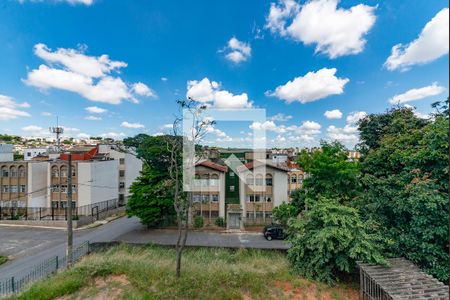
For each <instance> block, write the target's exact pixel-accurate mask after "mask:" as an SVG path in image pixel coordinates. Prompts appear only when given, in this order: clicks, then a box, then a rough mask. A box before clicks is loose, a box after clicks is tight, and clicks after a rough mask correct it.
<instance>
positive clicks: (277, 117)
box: [270, 113, 292, 122]
mask: <svg viewBox="0 0 450 300" xmlns="http://www.w3.org/2000/svg"><path fill="white" fill-rule="evenodd" d="M290 119H292V116H291V115H285V114H283V113H278V114H276V115H274V116H272V117H270V120H271V121H279V122H284V121H289V120H290Z"/></svg>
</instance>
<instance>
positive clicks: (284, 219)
mask: <svg viewBox="0 0 450 300" xmlns="http://www.w3.org/2000/svg"><path fill="white" fill-rule="evenodd" d="M298 213H299V209H298V208H297V207H296V206H294V205H291V204H288V203H282V204H280V205H278V206H277V207H275V208H274V209H273V210H272V216H273V218H274V219H275V221H277V222H278V223H280V224H281V225H282V226H283V227H284V228H286V226H287V224H288V221H289V219H291V218H293V217H296V216H297V215H298Z"/></svg>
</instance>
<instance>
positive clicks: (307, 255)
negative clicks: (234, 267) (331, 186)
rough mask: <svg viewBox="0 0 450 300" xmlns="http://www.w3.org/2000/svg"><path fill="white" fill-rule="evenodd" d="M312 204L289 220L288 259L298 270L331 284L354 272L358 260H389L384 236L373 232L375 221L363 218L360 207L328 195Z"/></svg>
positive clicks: (310, 277) (304, 274)
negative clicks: (332, 198)
mask: <svg viewBox="0 0 450 300" xmlns="http://www.w3.org/2000/svg"><path fill="white" fill-rule="evenodd" d="M308 205H309V206H310V207H309V209H308V211H305V212H304V213H303V214H302V216H301V218H298V219H292V221H291V222H289V229H288V232H289V241H290V242H291V243H292V248H291V249H289V251H288V259H289V262H290V263H291V265H292V267H293V269H294V271H296V272H297V273H299V274H300V275H302V276H304V277H307V278H309V279H313V280H319V281H324V282H327V283H329V284H331V283H334V282H335V281H336V280H337V276H338V275H339V274H341V273H350V272H351V271H353V270H354V268H355V262H356V261H357V260H362V261H365V262H372V263H381V264H383V263H385V261H384V259H383V257H382V255H381V250H382V247H383V245H384V244H385V243H383V242H384V240H383V238H382V237H381V235H379V234H374V233H372V232H373V231H372V230H373V229H374V226H373V224H371V223H364V222H362V221H361V218H360V216H359V213H358V210H356V209H355V208H352V207H347V206H344V205H342V204H339V203H338V201H333V200H329V199H326V198H319V199H318V200H317V201H314V202H313V203H308Z"/></svg>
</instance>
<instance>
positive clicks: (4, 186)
mask: <svg viewBox="0 0 450 300" xmlns="http://www.w3.org/2000/svg"><path fill="white" fill-rule="evenodd" d="M2 192H3V193H9V185H2Z"/></svg>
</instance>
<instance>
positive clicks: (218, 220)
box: [214, 217, 225, 227]
mask: <svg viewBox="0 0 450 300" xmlns="http://www.w3.org/2000/svg"><path fill="white" fill-rule="evenodd" d="M214 224H215V225H216V226H218V227H225V220H224V218H223V217H217V218H216V220H215V221H214Z"/></svg>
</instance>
